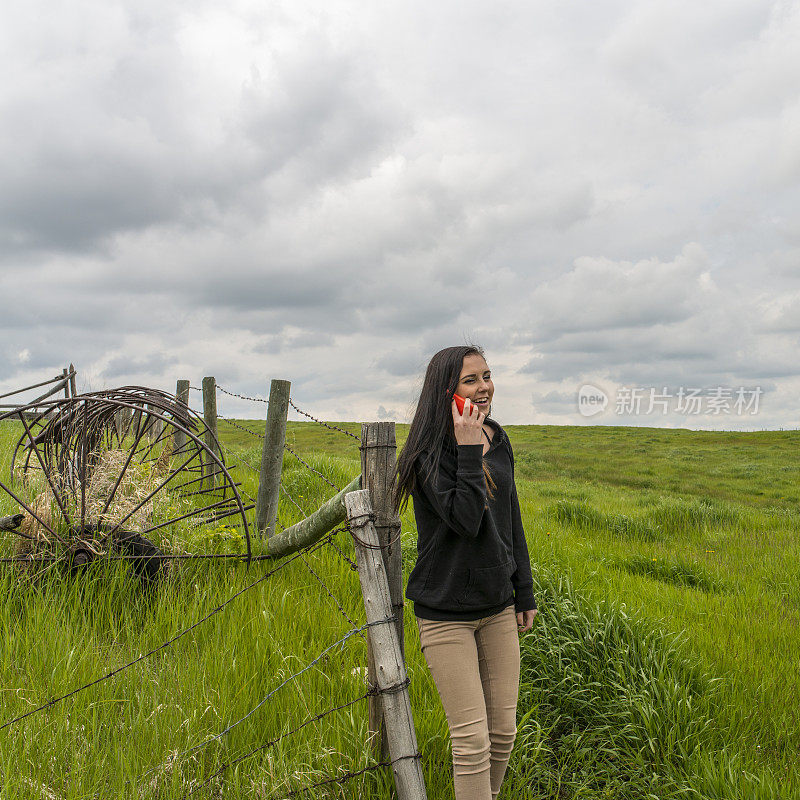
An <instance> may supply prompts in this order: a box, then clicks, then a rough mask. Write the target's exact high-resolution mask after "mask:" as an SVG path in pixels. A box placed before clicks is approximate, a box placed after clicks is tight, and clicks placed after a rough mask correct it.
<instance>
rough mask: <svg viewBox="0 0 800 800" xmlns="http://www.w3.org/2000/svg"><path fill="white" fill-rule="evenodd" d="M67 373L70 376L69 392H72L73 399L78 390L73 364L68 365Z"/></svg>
mask: <svg viewBox="0 0 800 800" xmlns="http://www.w3.org/2000/svg"><path fill="white" fill-rule="evenodd" d="M69 371H70V375H71V377H70V379H69V390H70V392H72V396H73V397H75V396H76V395H77V394H78V388H77V381H76V380H75V365H74V364H70V365H69Z"/></svg>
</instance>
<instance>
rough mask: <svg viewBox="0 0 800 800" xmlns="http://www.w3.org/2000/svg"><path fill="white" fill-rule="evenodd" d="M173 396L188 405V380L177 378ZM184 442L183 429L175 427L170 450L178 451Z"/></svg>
mask: <svg viewBox="0 0 800 800" xmlns="http://www.w3.org/2000/svg"><path fill="white" fill-rule="evenodd" d="M175 398H176V399H177V401H178V402H179V403H182V404H183V405H185V406H186V407H187V408H188V407H189V381H187V380H183V379H181V380H179V381H178V383H177V385H176V387H175ZM185 444H186V435H185V434H184V432H183V431H181V430H178V429H177V428H176V429H175V433H173V435H172V452H173V453H179V452H180V451H181V450H182V449H183V447H184V445H185Z"/></svg>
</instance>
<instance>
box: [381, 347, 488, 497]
mask: <svg viewBox="0 0 800 800" xmlns="http://www.w3.org/2000/svg"><path fill="white" fill-rule="evenodd" d="M471 355H479V356H481V357H482V358H483V357H484V353H483V349H482V348H480V347H478V346H477V345H461V346H459V347H446V348H445V349H444V350H440V351H439V352H438V353H436V355H434V356H433V358H431V360H430V362H429V363H428V369H427V370H426V372H425V381H424V383H423V384H422V391H421V392H420V395H419V401H418V402H417V410H416V412H415V413H414V419H413V420H412V422H411V428H410V429H409V431H408V439H406V443H405V446H404V447H403V451H402V452H401V453H400V456H399V457H398V459H397V469H396V471H395V476H394V495H393V500H394V508H395V510H396V511H398V512H399V511H401V510H405V508H406V506H407V505H408V498H409V497H410V496H411V493H412V492H413V491H414V489H416V488H417V478H416V474H415V470H414V465H415V464H416V462H417V460H418V459H419V458H421V457H422V455H423V453H427V456H426V458H425V460H424V461H423V462H422V470H423V474H424V476H425V480H427V479H428V478H430V476H431V475H435V474H436V473H437V471H438V469H439V461H440V459H441V455H442V450H443V449H444V448H445V447H449V448H452V449H455V447H456V437H455V432H454V430H453V412H452V410H451V405H450V404H451V402H452V400H453V394H454V393H455V391H456V389H457V388H458V382H459V378H460V377H461V368H462V367H463V365H464V358H465V357H466V356H471ZM483 474H484V476H485V478H486V490H487V493H488V495H489V497H494V495H493V494H492V489H495V488H497V487H496V486H495V483H494V481H493V480H492V476H491V475H490V474H489V469H488V467H487V466H486V464H485V463H484V465H483ZM401 504H402V509H401Z"/></svg>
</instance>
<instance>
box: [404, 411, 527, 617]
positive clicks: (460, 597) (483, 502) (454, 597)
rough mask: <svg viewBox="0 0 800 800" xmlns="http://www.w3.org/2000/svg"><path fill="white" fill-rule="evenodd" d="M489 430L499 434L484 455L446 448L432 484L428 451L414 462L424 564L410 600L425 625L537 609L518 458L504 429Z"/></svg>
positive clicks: (411, 582)
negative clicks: (518, 480) (489, 489)
mask: <svg viewBox="0 0 800 800" xmlns="http://www.w3.org/2000/svg"><path fill="white" fill-rule="evenodd" d="M486 424H487V425H491V426H492V427H493V428H494V429H495V434H494V437H493V439H492V441H491V444H490V446H489V450H488V451H487V452H486V455H485V456H483V445H482V444H459V445H455V446H452V445H451V446H447V445H445V447H444V448H443V450H442V455H441V460H440V463H439V469H438V472H437V473H436V474H435V475H431V476H430V477H429V478H428V479H427V480H425V476H424V474H423V472H424V470H423V467H422V464H423V463H424V460H425V457H426V456H427V453H423V454H422V455H421V456H420V457H419V458H418V459H417V462H416V464H415V474H416V480H417V488H416V489H415V490H414V491H413V492H412V495H411V496H412V499H413V501H414V517H415V519H416V522H417V563H416V564H415V566H414V569H413V570H412V571H411V574H410V575H409V578H408V585H407V587H406V597H407V598H408V599H409V600H413V601H414V613H415V614H416V616H418V617H420V618H422V619H434V620H475V619H480V618H481V617H487V616H490V615H492V614H496V613H498V612H500V611H502V610H503V609H504V608H506V607H507V606H510V605H512V604H513V605H514V607H515V610H516V611H527V610H529V609H533V608H536V601H535V600H534V597H533V579H532V577H531V565H530V559H529V557H528V545H527V543H526V541H525V532H524V530H523V528H522V515H521V514H520V510H519V500H518V498H517V487H516V486H515V484H514V454H513V452H512V450H511V443H510V442H509V440H508V436H507V434H506V432H505V431H504V430H503V429H502V428H501V427H500V425H498V424H497V423H496V422H494V421H493V420H489V419H487V420H486ZM484 458H485V460H486V463H487V465H488V467H489V471H490V473H491V475H492V479H493V480H494V482H495V484H496V485H497V488H496V489H495V490H493V491H494V499H490V498H489V497H488V495H487V492H486V481H485V479H484V475H483V467H482V460H483V459H484Z"/></svg>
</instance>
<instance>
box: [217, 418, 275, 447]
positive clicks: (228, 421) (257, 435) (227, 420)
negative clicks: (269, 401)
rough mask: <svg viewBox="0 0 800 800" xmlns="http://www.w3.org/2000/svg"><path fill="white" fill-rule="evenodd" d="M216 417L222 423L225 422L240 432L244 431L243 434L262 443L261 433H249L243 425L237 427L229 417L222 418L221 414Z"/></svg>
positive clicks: (236, 423)
mask: <svg viewBox="0 0 800 800" xmlns="http://www.w3.org/2000/svg"><path fill="white" fill-rule="evenodd" d="M217 417H218V418H219V419H221V420H222V421H223V422H227V423H228V424H229V425H233V427H234V428H238V429H239V430H240V431H244V432H245V433H248V434H250V436H253V437H254V438H256V439H259V440H260V441H262V442H263V441H264V434H263V433H256V432H255V431H251V430H250V429H249V428H245V427H244V425H239V423H238V422H234V421H233V420H232V419H231V418H230V417H223V416H222V414H220V413H217Z"/></svg>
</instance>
